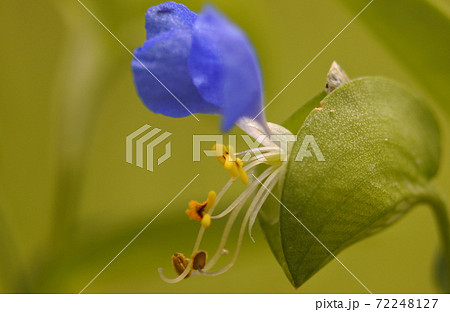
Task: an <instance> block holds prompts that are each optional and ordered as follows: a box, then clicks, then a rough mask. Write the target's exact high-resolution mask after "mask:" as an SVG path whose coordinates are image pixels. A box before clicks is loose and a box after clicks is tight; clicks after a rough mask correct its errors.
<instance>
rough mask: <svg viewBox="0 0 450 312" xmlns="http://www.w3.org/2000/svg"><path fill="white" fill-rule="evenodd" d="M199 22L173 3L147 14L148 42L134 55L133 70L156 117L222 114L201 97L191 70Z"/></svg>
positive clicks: (141, 90) (185, 9)
mask: <svg viewBox="0 0 450 312" xmlns="http://www.w3.org/2000/svg"><path fill="white" fill-rule="evenodd" d="M196 18H197V15H196V14H195V13H193V12H191V11H189V10H188V9H187V8H186V7H185V6H184V5H181V4H176V3H173V2H168V3H163V4H160V5H158V6H156V7H152V8H150V9H149V10H148V11H147V14H146V27H147V40H146V41H145V42H144V45H143V46H142V47H140V48H138V49H136V50H135V51H134V55H135V56H136V59H133V61H132V63H131V66H132V70H133V74H134V82H135V85H136V89H137V93H138V95H139V97H140V98H141V100H142V101H143V102H144V104H145V105H146V106H147V107H148V108H149V109H150V110H151V111H153V112H155V113H159V114H164V115H166V116H170V117H185V116H188V115H189V114H190V113H209V114H213V113H218V112H219V109H218V108H217V107H215V106H214V105H211V104H210V103H207V102H206V101H204V100H203V98H202V97H201V96H200V94H199V93H198V91H197V88H196V87H195V86H194V84H193V83H192V79H191V77H190V73H189V71H188V68H187V58H188V55H189V51H190V46H191V40H192V25H193V22H194V21H195V19H196ZM158 80H159V81H158ZM169 90H170V92H169ZM171 93H172V94H171ZM180 102H181V103H180Z"/></svg>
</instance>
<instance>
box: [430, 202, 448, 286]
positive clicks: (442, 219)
mask: <svg viewBox="0 0 450 312" xmlns="http://www.w3.org/2000/svg"><path fill="white" fill-rule="evenodd" d="M428 202H429V203H430V204H431V207H432V209H433V213H434V217H435V219H436V223H437V226H438V230H439V233H440V238H441V241H442V253H443V257H444V259H443V260H444V273H445V280H446V283H445V287H446V288H447V289H445V290H446V291H447V292H449V291H450V289H448V288H449V287H450V224H449V217H448V212H447V207H446V204H445V201H444V199H443V198H442V197H441V196H440V195H438V194H434V196H433V197H431V198H429V201H428Z"/></svg>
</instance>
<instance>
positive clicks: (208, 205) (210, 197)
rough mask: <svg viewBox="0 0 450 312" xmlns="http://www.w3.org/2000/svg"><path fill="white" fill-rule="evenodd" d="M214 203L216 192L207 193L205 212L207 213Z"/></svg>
mask: <svg viewBox="0 0 450 312" xmlns="http://www.w3.org/2000/svg"><path fill="white" fill-rule="evenodd" d="M215 201H216V192H214V191H209V193H208V199H207V200H206V207H205V211H208V209H210V208H211V207H212V206H213V205H214V202H215Z"/></svg>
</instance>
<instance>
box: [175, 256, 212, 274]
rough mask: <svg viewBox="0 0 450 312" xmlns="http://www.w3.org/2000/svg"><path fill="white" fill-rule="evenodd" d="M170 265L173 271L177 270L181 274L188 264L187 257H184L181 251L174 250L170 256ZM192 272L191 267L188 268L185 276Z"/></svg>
mask: <svg viewBox="0 0 450 312" xmlns="http://www.w3.org/2000/svg"><path fill="white" fill-rule="evenodd" d="M205 261H206V260H205ZM172 265H173V268H174V269H175V272H177V274H178V275H181V274H183V272H184V270H186V268H187V266H188V265H189V258H186V257H185V256H184V255H183V254H182V253H180V252H176V253H174V254H173V256H172ZM191 273H192V268H191V269H190V270H189V273H188V274H187V275H186V277H185V278H188V277H189V276H190V275H191Z"/></svg>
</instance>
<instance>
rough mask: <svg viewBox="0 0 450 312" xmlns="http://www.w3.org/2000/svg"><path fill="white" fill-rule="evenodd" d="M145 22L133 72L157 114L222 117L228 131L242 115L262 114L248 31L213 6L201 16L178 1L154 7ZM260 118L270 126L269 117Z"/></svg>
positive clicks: (260, 89)
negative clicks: (191, 114)
mask: <svg viewBox="0 0 450 312" xmlns="http://www.w3.org/2000/svg"><path fill="white" fill-rule="evenodd" d="M145 18H146V24H145V27H146V30H147V40H146V41H145V42H144V44H143V46H142V47H140V48H138V49H136V50H135V52H134V53H135V56H136V58H137V59H133V61H132V70H133V74H134V81H135V85H136V89H137V92H138V94H139V96H140V98H141V99H142V101H143V102H144V104H145V105H146V106H147V107H148V108H149V109H150V110H151V111H153V112H155V113H159V114H163V115H166V116H169V117H185V116H188V115H189V114H190V113H202V114H221V115H222V117H223V120H222V128H223V129H224V130H225V131H228V130H229V129H231V128H232V126H233V125H234V124H235V123H236V122H237V121H238V120H239V119H240V118H241V117H248V118H254V117H256V116H258V114H259V113H260V111H261V109H262V103H263V85H262V77H261V71H260V67H259V63H258V60H257V57H256V54H255V52H254V50H253V48H252V45H251V43H250V42H249V40H248V38H247V37H246V36H245V34H244V33H243V32H242V30H240V29H239V28H238V27H237V26H236V25H234V24H233V23H232V22H230V21H229V20H228V19H227V18H226V17H224V16H223V15H222V14H221V13H219V12H218V11H217V10H216V9H214V8H213V7H211V6H208V7H206V8H205V9H204V10H203V11H202V12H201V13H200V14H198V15H197V14H196V13H194V12H192V11H190V10H189V9H188V8H187V7H186V6H184V5H182V4H178V3H175V2H172V1H170V2H166V3H162V4H159V5H157V6H154V7H151V8H150V9H148V11H147V13H146V15H145ZM152 74H153V75H154V76H153V75H152ZM158 80H159V81H158ZM166 88H167V89H166ZM257 120H258V121H259V122H261V123H263V124H265V119H264V114H260V115H259V116H258V117H257Z"/></svg>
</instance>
